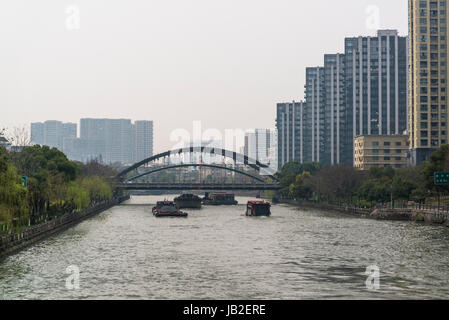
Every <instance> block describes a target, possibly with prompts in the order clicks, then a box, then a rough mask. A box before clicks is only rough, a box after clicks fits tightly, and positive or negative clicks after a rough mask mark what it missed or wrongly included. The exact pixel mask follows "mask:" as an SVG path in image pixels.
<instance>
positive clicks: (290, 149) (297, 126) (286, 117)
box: [276, 101, 305, 169]
mask: <svg viewBox="0 0 449 320" xmlns="http://www.w3.org/2000/svg"><path fill="white" fill-rule="evenodd" d="M304 108H305V103H304V102H295V101H293V102H292V103H278V105H277V115H276V130H277V148H278V151H277V159H278V168H279V169H280V168H282V166H283V165H284V164H286V163H288V162H291V161H301V162H302V161H303V159H304V157H305V154H304V152H305V150H304V148H303V141H304V115H303V111H304Z"/></svg>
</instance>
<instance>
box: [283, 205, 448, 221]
mask: <svg viewBox="0 0 449 320" xmlns="http://www.w3.org/2000/svg"><path fill="white" fill-rule="evenodd" d="M280 203H286V204H292V205H296V206H299V207H302V208H309V209H320V210H326V211H337V212H341V213H347V214H352V215H357V216H359V217H362V218H370V219H376V220H390V221H415V222H421V223H429V224H438V225H444V226H447V227H449V211H447V210H443V207H440V208H438V207H431V206H423V205H421V206H419V205H413V206H407V207H404V208H385V207H381V208H376V207H375V208H360V207H354V206H349V205H335V204H328V203H316V202H308V201H297V200H286V199H283V200H280Z"/></svg>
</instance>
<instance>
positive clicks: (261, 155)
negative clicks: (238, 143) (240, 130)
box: [243, 129, 273, 164]
mask: <svg viewBox="0 0 449 320" xmlns="http://www.w3.org/2000/svg"><path fill="white" fill-rule="evenodd" d="M272 135H273V130H270V129H255V130H254V131H251V132H247V133H246V134H245V146H244V149H243V152H244V155H246V156H248V158H250V159H253V160H256V161H259V162H261V163H263V164H269V163H270V151H271V144H272Z"/></svg>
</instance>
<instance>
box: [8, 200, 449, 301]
mask: <svg viewBox="0 0 449 320" xmlns="http://www.w3.org/2000/svg"><path fill="white" fill-rule="evenodd" d="M162 198H163V197H134V198H132V199H131V200H130V201H128V202H127V203H126V204H125V205H122V206H118V207H115V208H112V209H111V210H109V211H107V212H104V213H102V214H100V215H99V216H97V217H95V218H93V219H91V220H88V221H85V222H83V223H81V224H79V225H78V226H76V227H74V228H72V229H70V230H68V231H66V232H64V233H62V234H59V235H57V236H55V237H52V238H51V239H48V240H45V241H43V242H41V243H39V244H37V245H35V246H33V247H31V248H29V249H27V250H25V251H22V252H20V253H19V254H17V255H14V256H11V257H9V258H7V259H6V260H4V261H2V262H0V298H3V299H73V298H75V299H315V298H324V299H360V298H362V299H364V298H366V299H391V298H401V299H402V298H405V299H413V298H424V299H430V298H443V299H447V298H449V273H448V272H447V266H448V265H447V261H448V251H449V250H448V249H449V229H447V228H442V227H433V226H424V225H418V224H414V223H406V222H383V221H373V220H365V219H358V218H354V217H351V216H346V215H341V214H336V213H326V212H319V211H313V210H312V211H310V210H309V211H305V210H301V209H300V208H295V207H291V206H287V205H274V206H273V207H272V213H273V216H272V217H269V218H248V217H245V216H244V212H245V203H246V201H247V200H248V199H244V198H239V199H237V200H239V202H240V203H241V204H242V205H239V206H232V207H203V209H201V210H190V211H188V212H189V214H190V215H189V218H188V219H157V218H154V217H153V215H152V214H151V207H152V204H155V203H156V201H158V200H161V199H162ZM72 265H75V266H78V267H79V269H80V289H79V290H68V289H66V278H67V277H68V276H69V275H68V274H66V268H67V267H68V266H72ZM370 265H377V266H379V268H380V272H381V278H380V285H381V287H380V290H379V291H374V292H373V291H369V290H367V289H366V286H365V281H366V278H367V276H366V275H365V271H366V268H367V267H368V266H370Z"/></svg>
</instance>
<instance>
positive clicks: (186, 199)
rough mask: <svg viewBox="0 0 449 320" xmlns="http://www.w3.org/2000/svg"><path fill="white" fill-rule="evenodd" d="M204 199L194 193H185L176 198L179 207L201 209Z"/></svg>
mask: <svg viewBox="0 0 449 320" xmlns="http://www.w3.org/2000/svg"><path fill="white" fill-rule="evenodd" d="M202 201H203V200H202V199H201V198H200V197H198V196H196V195H194V194H183V195H181V196H179V197H176V198H175V204H176V207H177V208H178V209H185V208H189V209H201V204H202Z"/></svg>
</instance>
